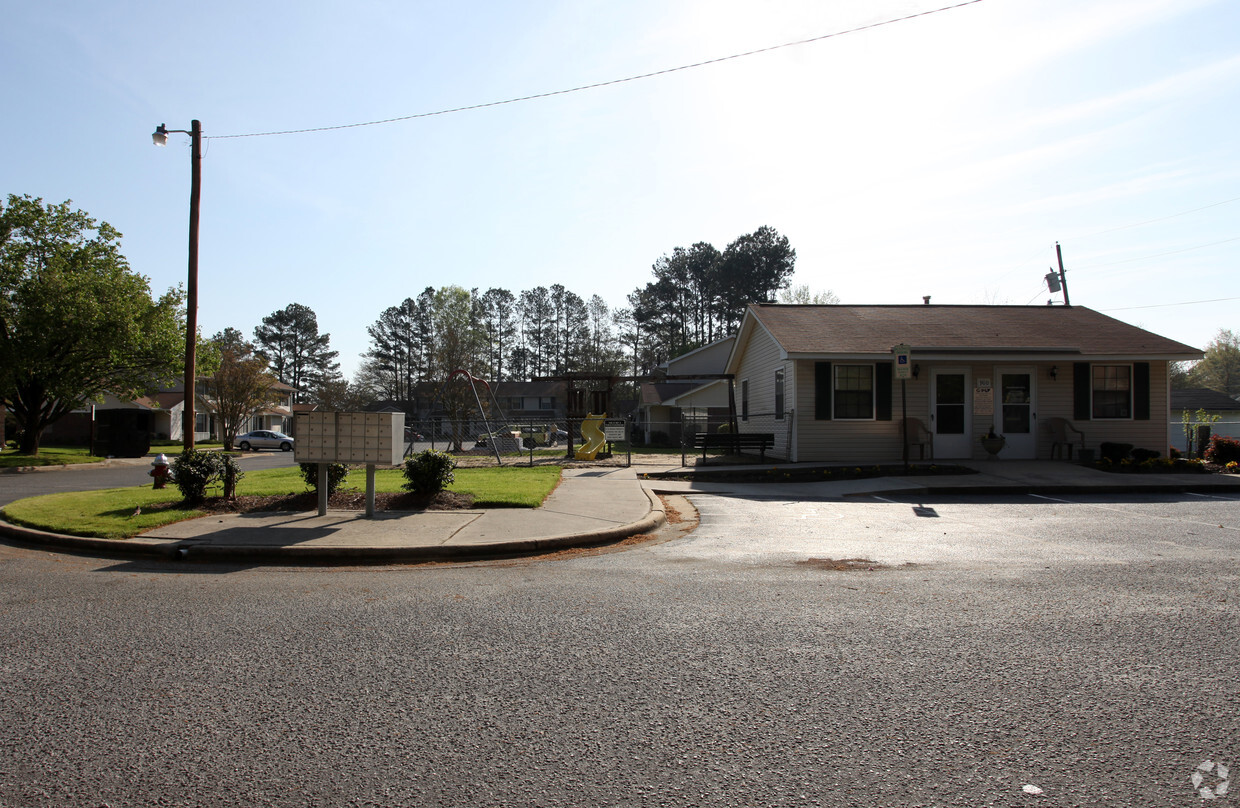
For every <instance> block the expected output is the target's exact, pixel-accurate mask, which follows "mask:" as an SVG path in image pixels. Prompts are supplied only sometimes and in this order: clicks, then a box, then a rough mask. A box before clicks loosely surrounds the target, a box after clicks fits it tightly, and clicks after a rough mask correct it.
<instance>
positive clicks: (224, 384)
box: [197, 328, 279, 450]
mask: <svg viewBox="0 0 1240 808" xmlns="http://www.w3.org/2000/svg"><path fill="white" fill-rule="evenodd" d="M211 350H212V352H213V353H214V354H215V355H216V356H218V357H219V365H218V366H217V367H216V369H215V373H214V374H212V375H211V376H208V377H206V378H203V379H201V380H200V381H199V382H198V386H197V401H198V405H199V407H201V408H202V409H203V410H204V411H205V412H209V413H211V414H212V415H214V416H215V417H216V419H217V420H218V421H219V427H220V437H221V439H222V440H223V441H224V448H225V449H229V450H231V449H232V448H233V441H234V440H236V438H237V433H238V432H240V431H241V428H242V427H243V426H245V424H246V423H247V422H248V421H249V420H250V419H251V418H253V417H254V416H255V415H257V414H259V413H260V412H262V411H263V410H264V409H266V408H267V407H268V406H270V405H271V404H274V403H275V402H276V401H277V400H278V399H279V393H278V391H277V390H276V389H275V383H276V379H275V377H274V376H272V375H271V373H269V372H268V370H267V360H266V359H264V358H263V357H261V356H258V355H257V354H255V352H254V346H253V345H252V344H251V343H249V342H246V340H245V338H244V337H243V336H242V335H241V332H240V331H238V330H237V329H235V328H225V329H224V330H223V331H221V332H220V333H218V334H216V335H215V336H214V337H212V338H211Z"/></svg>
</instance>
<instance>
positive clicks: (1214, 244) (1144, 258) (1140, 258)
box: [1073, 236, 1240, 271]
mask: <svg viewBox="0 0 1240 808" xmlns="http://www.w3.org/2000/svg"><path fill="white" fill-rule="evenodd" d="M1233 241H1240V236H1236V237H1235V238H1225V239H1223V240H1222V241H1212V242H1210V243H1209V244H1197V245H1195V246H1192V247H1185V248H1184V249H1182V250H1171V251H1170V252H1164V253H1156V254H1154V255H1142V256H1138V257H1137V258H1125V259H1123V260H1122V261H1111V262H1110V263H1107V264H1087V265H1085V266H1083V267H1073V270H1074V271H1080V270H1083V269H1100V268H1102V267H1113V266H1116V265H1117V264H1131V263H1132V262H1134V261H1148V260H1149V259H1151V258H1162V257H1163V256H1165V255H1177V254H1179V253H1186V252H1192V251H1193V250H1200V249H1204V248H1206V247H1217V246H1218V245H1220V244H1230V243H1231V242H1233Z"/></svg>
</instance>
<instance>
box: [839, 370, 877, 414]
mask: <svg viewBox="0 0 1240 808" xmlns="http://www.w3.org/2000/svg"><path fill="white" fill-rule="evenodd" d="M834 410H835V417H836V418H841V419H846V418H851V419H854V420H872V419H873V418H874V366H873V365H836V366H835V401H834Z"/></svg>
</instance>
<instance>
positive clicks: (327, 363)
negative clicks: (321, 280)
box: [254, 303, 340, 401]
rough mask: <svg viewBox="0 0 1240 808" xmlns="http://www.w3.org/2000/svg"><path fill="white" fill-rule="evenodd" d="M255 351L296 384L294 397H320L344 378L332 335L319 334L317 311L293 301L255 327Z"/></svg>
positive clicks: (282, 377) (285, 379)
mask: <svg viewBox="0 0 1240 808" xmlns="http://www.w3.org/2000/svg"><path fill="white" fill-rule="evenodd" d="M254 344H255V353H256V354H257V355H258V356H261V357H263V358H264V359H266V360H267V363H268V365H269V366H270V368H271V372H272V373H274V374H275V376H276V378H277V379H279V380H280V381H282V382H284V383H285V384H287V385H289V386H290V387H293V388H294V389H295V391H296V392H294V394H293V395H294V398H295V400H297V401H302V400H304V399H305V398H306V397H307V396H310V397H314V398H318V392H319V390H320V389H321V388H322V387H323V386H324V385H326V384H328V383H329V382H333V381H336V380H337V379H339V377H340V363H339V362H337V361H336V357H337V356H339V352H338V351H333V350H331V334H320V333H319V320H318V317H317V316H316V315H315V313H314V310H313V309H311V308H310V307H308V306H303V305H301V304H300V303H290V304H288V305H287V306H285V307H284V308H283V309H281V310H279V311H273V312H272V313H271V314H269V315H268V316H266V317H264V318H263V322H262V323H261V324H260V325H259V326H258V327H257V328H255V329H254Z"/></svg>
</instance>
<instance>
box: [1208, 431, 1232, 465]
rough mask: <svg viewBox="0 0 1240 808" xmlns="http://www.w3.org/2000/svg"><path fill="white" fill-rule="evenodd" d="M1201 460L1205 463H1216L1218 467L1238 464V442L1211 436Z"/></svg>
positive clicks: (1219, 436)
mask: <svg viewBox="0 0 1240 808" xmlns="http://www.w3.org/2000/svg"><path fill="white" fill-rule="evenodd" d="M1203 458H1204V459H1205V461H1206V462H1207V463H1216V464H1218V465H1220V466H1226V465H1227V464H1228V463H1233V462H1235V463H1240V440H1236V439H1235V438H1225V437H1223V436H1222V435H1212V436H1211V437H1210V443H1209V444H1208V445H1207V446H1206V452H1205V455H1203Z"/></svg>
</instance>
